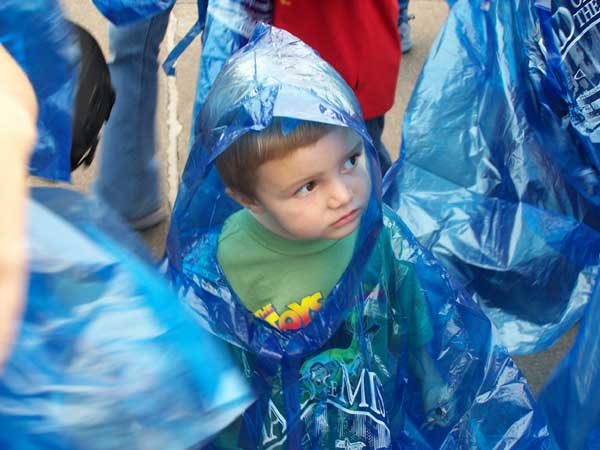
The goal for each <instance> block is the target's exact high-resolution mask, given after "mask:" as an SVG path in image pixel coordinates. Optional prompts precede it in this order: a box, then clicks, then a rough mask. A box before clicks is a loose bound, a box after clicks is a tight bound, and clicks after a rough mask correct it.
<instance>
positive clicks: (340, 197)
mask: <svg viewBox="0 0 600 450" xmlns="http://www.w3.org/2000/svg"><path fill="white" fill-rule="evenodd" d="M350 200H352V191H351V190H350V187H349V186H348V184H347V183H345V182H344V180H335V181H333V182H332V183H331V190H330V192H329V207H330V208H332V209H337V208H339V207H341V206H344V205H346V204H347V203H348V202H350Z"/></svg>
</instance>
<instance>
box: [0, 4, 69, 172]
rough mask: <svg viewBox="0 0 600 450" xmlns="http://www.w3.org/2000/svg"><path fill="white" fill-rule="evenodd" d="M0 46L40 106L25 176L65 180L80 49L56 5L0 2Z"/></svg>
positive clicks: (67, 169) (67, 170)
mask: <svg viewBox="0 0 600 450" xmlns="http://www.w3.org/2000/svg"><path fill="white" fill-rule="evenodd" d="M0 44H2V45H3V46H4V47H5V48H6V49H7V50H8V52H9V53H10V54H11V55H12V56H13V57H14V58H15V59H16V61H17V62H18V63H19V65H20V66H21V67H22V68H23V70H24V71H25V72H26V73H27V76H28V77H29V80H30V81H31V83H32V85H33V88H34V90H35V94H36V97H37V100H38V104H39V117H38V123H37V127H38V135H39V137H38V143H37V145H36V147H35V149H34V151H33V154H32V156H31V160H30V173H31V174H32V175H36V176H40V177H44V178H49V179H52V180H62V181H68V180H70V177H71V172H70V170H71V166H70V160H69V153H70V151H71V127H72V105H73V100H74V96H75V87H76V82H77V80H76V69H77V60H78V53H79V49H78V47H77V44H76V37H75V35H74V34H73V33H72V31H71V28H70V26H68V25H67V23H66V22H65V19H64V17H63V15H62V12H61V10H60V6H59V4H58V3H57V1H56V0H40V1H35V2H30V1H23V0H3V1H2V2H0ZM49 67H52V71H49V70H48V68H49Z"/></svg>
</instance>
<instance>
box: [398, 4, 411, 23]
mask: <svg viewBox="0 0 600 450" xmlns="http://www.w3.org/2000/svg"><path fill="white" fill-rule="evenodd" d="M408 1H409V0H398V9H399V10H400V16H399V17H398V25H400V24H401V23H407V22H408Z"/></svg>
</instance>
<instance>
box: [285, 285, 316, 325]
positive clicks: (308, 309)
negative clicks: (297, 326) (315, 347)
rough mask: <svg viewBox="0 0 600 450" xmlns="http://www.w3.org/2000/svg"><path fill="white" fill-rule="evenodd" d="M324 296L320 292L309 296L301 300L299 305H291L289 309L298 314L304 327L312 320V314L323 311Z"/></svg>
mask: <svg viewBox="0 0 600 450" xmlns="http://www.w3.org/2000/svg"><path fill="white" fill-rule="evenodd" d="M322 298H323V296H322V295H321V293H320V292H315V293H314V294H313V295H309V296H307V297H304V298H303V299H302V300H300V304H298V303H290V304H289V305H288V308H290V309H291V310H293V311H295V312H297V313H298V315H299V316H300V318H301V319H302V322H303V323H304V326H306V325H308V324H309V323H310V321H311V320H312V314H313V313H315V312H317V311H318V310H320V309H321V306H322V304H321V299H322Z"/></svg>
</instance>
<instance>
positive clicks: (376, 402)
mask: <svg viewBox="0 0 600 450" xmlns="http://www.w3.org/2000/svg"><path fill="white" fill-rule="evenodd" d="M369 386H370V388H371V409H372V410H373V412H374V413H376V414H379V415H380V416H383V417H385V403H384V402H383V395H382V394H381V391H382V386H381V382H380V381H379V378H377V374H376V373H375V372H369Z"/></svg>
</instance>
